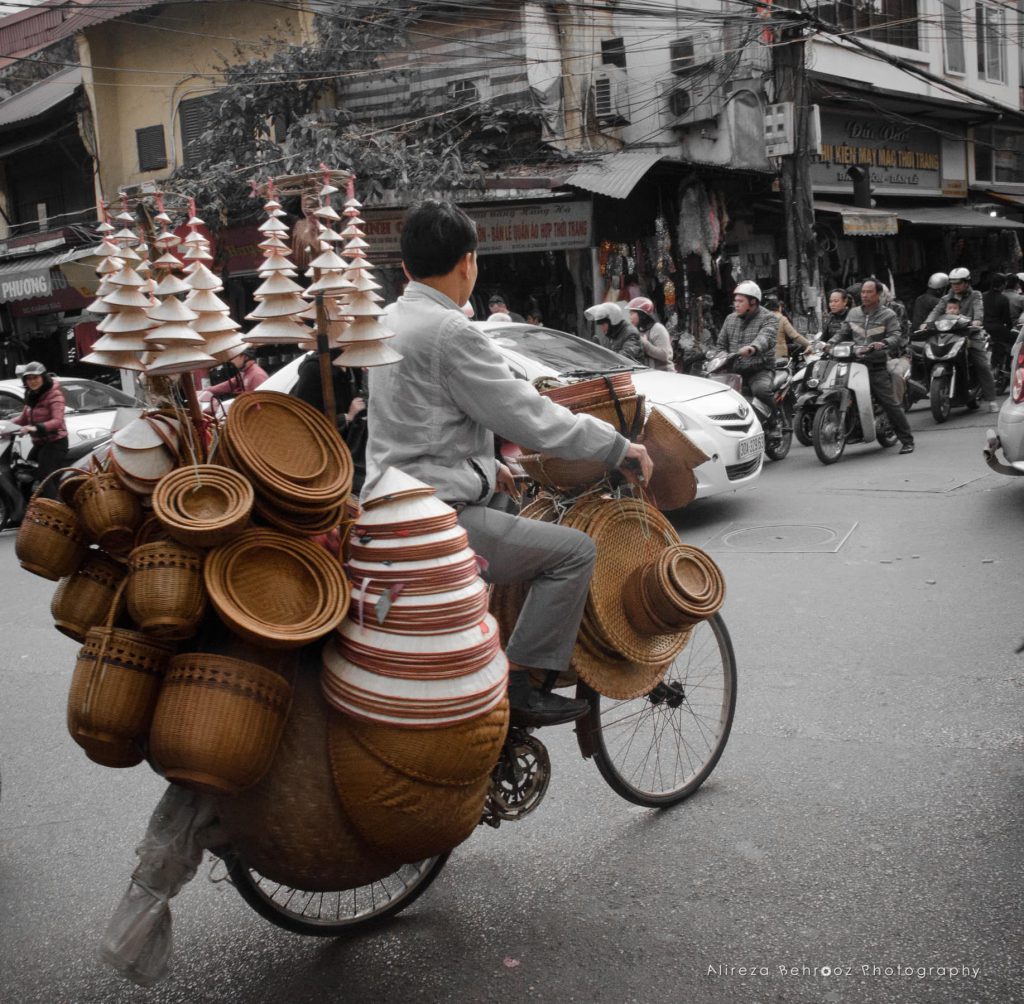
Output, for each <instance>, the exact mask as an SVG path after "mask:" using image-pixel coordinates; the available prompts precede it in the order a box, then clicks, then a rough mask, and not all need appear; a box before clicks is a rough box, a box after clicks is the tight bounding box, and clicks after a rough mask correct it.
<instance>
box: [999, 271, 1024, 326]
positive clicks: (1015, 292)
mask: <svg viewBox="0 0 1024 1004" xmlns="http://www.w3.org/2000/svg"><path fill="white" fill-rule="evenodd" d="M1003 296H1005V297H1006V299H1007V300H1009V301H1010V327H1011V328H1014V327H1016V326H1017V322H1018V321H1019V320H1020V315H1021V314H1022V313H1024V294H1022V293H1021V291H1020V279H1018V278H1017V276H1016V275H1015V274H1014V273H1013V272H1011V273H1010V274H1009V275H1008V276H1007V277H1006V288H1005V289H1004V290H1003Z"/></svg>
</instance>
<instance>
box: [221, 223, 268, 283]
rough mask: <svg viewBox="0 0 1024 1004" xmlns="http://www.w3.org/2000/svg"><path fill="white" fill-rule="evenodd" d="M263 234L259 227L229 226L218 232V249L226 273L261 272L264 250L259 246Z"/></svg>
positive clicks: (230, 274)
mask: <svg viewBox="0 0 1024 1004" xmlns="http://www.w3.org/2000/svg"><path fill="white" fill-rule="evenodd" d="M262 240H263V234H261V233H260V231H259V228H258V227H229V228H227V229H226V230H221V231H220V233H219V234H217V251H218V255H219V260H220V261H222V262H223V268H224V272H225V274H226V275H229V276H232V275H242V274H244V273H247V272H248V273H256V272H259V270H260V267H261V266H262V264H263V252H262V251H261V250H260V248H259V244H260V241H262Z"/></svg>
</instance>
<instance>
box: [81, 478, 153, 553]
mask: <svg viewBox="0 0 1024 1004" xmlns="http://www.w3.org/2000/svg"><path fill="white" fill-rule="evenodd" d="M75 508H76V509H77V511H78V517H79V519H80V520H81V521H82V528H83V529H84V530H85V532H86V534H87V535H88V536H89V537H90V538H91V539H92V540H94V541H95V542H96V543H97V544H99V545H100V547H102V548H103V550H104V551H107V552H108V553H109V554H115V555H121V554H127V553H128V552H129V551H130V550H131V549H132V546H133V544H134V543H135V530H136V528H137V527H138V525H139V524H140V523H141V522H142V506H141V504H140V503H139V499H138V496H137V495H136V494H135V493H134V492H132V491H130V490H129V489H128V488H126V487H125V486H124V485H123V484H122V483H121V482H120V481H119V480H118V478H117V476H116V475H115V474H110V473H106V474H93V475H92V476H91V477H90V478H89V480H88V481H86V482H85V484H83V485H82V486H81V487H80V488H79V489H78V490H77V491H76V492H75Z"/></svg>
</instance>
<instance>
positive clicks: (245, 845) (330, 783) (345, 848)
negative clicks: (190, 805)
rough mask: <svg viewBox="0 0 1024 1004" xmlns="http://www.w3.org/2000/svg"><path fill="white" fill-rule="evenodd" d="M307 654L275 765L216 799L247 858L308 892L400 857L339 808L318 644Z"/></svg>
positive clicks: (349, 885) (386, 869) (368, 874)
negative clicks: (367, 836)
mask: <svg viewBox="0 0 1024 1004" xmlns="http://www.w3.org/2000/svg"><path fill="white" fill-rule="evenodd" d="M303 657H304V660H305V662H304V664H303V666H302V667H301V669H300V671H299V673H298V674H297V676H296V679H295V688H294V695H293V699H292V710H291V714H290V715H289V717H288V721H287V723H286V724H285V729H284V734H283V735H282V736H281V742H280V745H279V746H278V748H277V756H276V757H275V758H274V762H273V764H272V765H271V767H270V770H269V771H268V772H267V774H266V775H265V776H264V777H263V779H262V780H261V781H259V782H258V783H257V784H255V785H254V786H253V787H251V788H249V789H247V790H246V791H243V792H241V793H240V794H239V795H237V796H235V797H233V798H219V799H218V800H217V811H218V816H219V818H220V822H221V825H222V827H223V828H224V831H225V833H226V835H227V838H228V841H229V843H230V844H231V846H232V847H233V848H234V849H235V851H237V853H238V854H239V855H240V857H241V858H242V860H243V861H244V862H245V863H246V864H247V865H249V866H250V867H252V868H255V869H256V870H257V871H258V872H260V873H261V874H262V875H265V876H266V877H267V878H268V879H271V880H272V881H274V882H281V883H284V884H285V885H289V886H293V887H295V888H298V889H308V890H310V891H328V890H338V889H354V888H357V887H358V886H362V885H367V884H369V883H371V882H375V881H377V880H378V879H381V878H384V877H385V876H387V875H390V874H391V873H392V872H394V871H396V870H397V869H398V867H399V865H400V863H401V862H399V861H398V860H396V859H395V858H393V857H389V856H387V855H386V854H382V853H381V852H380V851H377V850H373V849H371V848H370V846H369V845H368V844H367V843H366V842H365V841H364V840H363V839H362V838H361V837H360V836H359V834H358V831H357V830H356V828H355V826H354V825H353V824H352V821H351V820H350V818H349V816H348V814H347V813H346V812H345V811H344V809H342V806H341V802H340V801H339V800H338V796H337V793H336V791H335V787H334V779H333V776H332V774H331V767H330V762H329V760H328V756H327V719H328V715H329V714H331V712H330V711H329V710H328V707H327V703H326V702H325V701H324V699H323V698H322V697H321V696H320V689H319V686H318V683H317V676H318V674H317V669H318V664H319V652H318V650H317V647H312V648H310V649H307V650H306V651H305V652H304V653H303ZM331 717H332V718H334V717H337V716H335V715H333V714H332V715H331Z"/></svg>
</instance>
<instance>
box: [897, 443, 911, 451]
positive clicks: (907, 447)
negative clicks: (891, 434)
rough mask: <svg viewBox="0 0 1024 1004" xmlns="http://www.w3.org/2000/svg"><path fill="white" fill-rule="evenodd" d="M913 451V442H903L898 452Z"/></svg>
mask: <svg viewBox="0 0 1024 1004" xmlns="http://www.w3.org/2000/svg"><path fill="white" fill-rule="evenodd" d="M913 452H914V444H913V443H904V444H903V445H902V446H901V447H900V453H913Z"/></svg>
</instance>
